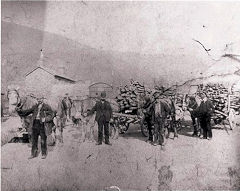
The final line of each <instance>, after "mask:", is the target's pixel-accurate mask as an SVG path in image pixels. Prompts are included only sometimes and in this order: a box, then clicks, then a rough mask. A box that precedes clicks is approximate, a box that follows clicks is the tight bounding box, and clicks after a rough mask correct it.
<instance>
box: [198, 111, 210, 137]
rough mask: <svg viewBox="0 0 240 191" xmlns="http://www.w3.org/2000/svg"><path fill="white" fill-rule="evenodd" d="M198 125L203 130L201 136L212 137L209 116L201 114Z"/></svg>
mask: <svg viewBox="0 0 240 191" xmlns="http://www.w3.org/2000/svg"><path fill="white" fill-rule="evenodd" d="M200 125H201V128H202V130H203V138H207V136H208V137H209V138H212V127H211V117H208V116H203V117H201V118H200Z"/></svg>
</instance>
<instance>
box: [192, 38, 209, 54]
mask: <svg viewBox="0 0 240 191" xmlns="http://www.w3.org/2000/svg"><path fill="white" fill-rule="evenodd" d="M193 40H194V41H195V42H197V43H199V44H201V45H202V47H203V48H204V50H205V51H206V52H207V54H208V55H209V56H210V54H209V53H208V52H209V51H210V50H211V49H206V48H205V46H204V45H203V44H202V43H201V42H200V41H198V40H195V39H193Z"/></svg>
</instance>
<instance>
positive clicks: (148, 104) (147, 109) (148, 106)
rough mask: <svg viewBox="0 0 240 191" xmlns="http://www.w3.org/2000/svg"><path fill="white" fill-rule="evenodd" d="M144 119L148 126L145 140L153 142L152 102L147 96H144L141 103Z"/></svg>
mask: <svg viewBox="0 0 240 191" xmlns="http://www.w3.org/2000/svg"><path fill="white" fill-rule="evenodd" d="M143 113H144V120H145V122H146V123H147V128H148V134H149V136H148V140H147V142H150V143H153V132H152V130H153V125H154V115H155V112H154V103H153V102H152V101H151V98H150V97H149V96H146V97H145V103H144V105H143Z"/></svg>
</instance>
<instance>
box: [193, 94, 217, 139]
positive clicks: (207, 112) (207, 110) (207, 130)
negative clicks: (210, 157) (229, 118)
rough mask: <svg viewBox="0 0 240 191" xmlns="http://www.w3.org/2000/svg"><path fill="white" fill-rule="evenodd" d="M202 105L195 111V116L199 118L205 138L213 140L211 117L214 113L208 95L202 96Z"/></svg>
mask: <svg viewBox="0 0 240 191" xmlns="http://www.w3.org/2000/svg"><path fill="white" fill-rule="evenodd" d="M200 97H201V100H202V101H201V104H200V106H199V107H198V108H196V109H195V110H192V111H193V115H194V116H196V117H198V118H199V121H200V126H201V129H202V130H203V138H204V139H208V140H211V139H212V127H211V116H212V114H213V112H214V107H213V104H212V102H211V101H210V100H209V99H208V98H207V94H206V93H202V94H200Z"/></svg>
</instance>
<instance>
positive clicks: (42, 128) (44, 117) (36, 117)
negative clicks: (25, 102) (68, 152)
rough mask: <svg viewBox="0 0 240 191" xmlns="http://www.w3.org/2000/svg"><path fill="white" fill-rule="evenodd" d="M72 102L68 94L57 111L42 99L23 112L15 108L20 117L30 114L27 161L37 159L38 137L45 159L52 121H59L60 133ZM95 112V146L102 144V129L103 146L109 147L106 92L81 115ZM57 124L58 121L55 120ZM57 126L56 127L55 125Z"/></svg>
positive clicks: (38, 99)
mask: <svg viewBox="0 0 240 191" xmlns="http://www.w3.org/2000/svg"><path fill="white" fill-rule="evenodd" d="M71 104H72V101H71V99H70V98H69V97H68V94H66V96H65V97H64V99H63V100H62V101H60V102H59V104H58V108H57V111H53V109H52V108H51V107H50V106H49V105H48V104H46V103H44V98H43V97H39V98H37V104H36V105H34V106H33V107H32V108H30V109H26V110H23V109H21V107H16V111H17V112H18V114H19V115H20V116H23V117H24V116H28V115H30V114H32V120H33V124H32V137H31V139H32V140H31V142H32V150H31V156H30V157H29V159H32V158H35V157H37V154H38V137H39V136H40V137H41V152H42V159H45V158H46V157H47V136H48V135H50V134H51V133H52V130H53V127H54V126H56V123H54V119H56V118H58V119H60V124H59V128H60V132H61V133H62V131H63V128H64V126H65V123H66V121H67V120H70V116H71V114H70V111H71ZM94 112H96V118H95V120H96V121H97V123H98V142H97V145H101V144H102V139H103V129H104V134H105V144H107V145H111V143H110V142H109V121H110V119H111V118H112V108H111V105H110V103H109V102H108V101H106V92H102V93H101V98H100V100H99V101H97V102H96V104H95V106H94V107H93V108H92V109H91V110H90V111H89V112H87V113H84V114H83V115H84V116H85V117H87V116H89V115H92V114H93V113H94ZM57 121H58V122H59V120H57ZM57 126H58V125H57Z"/></svg>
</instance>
